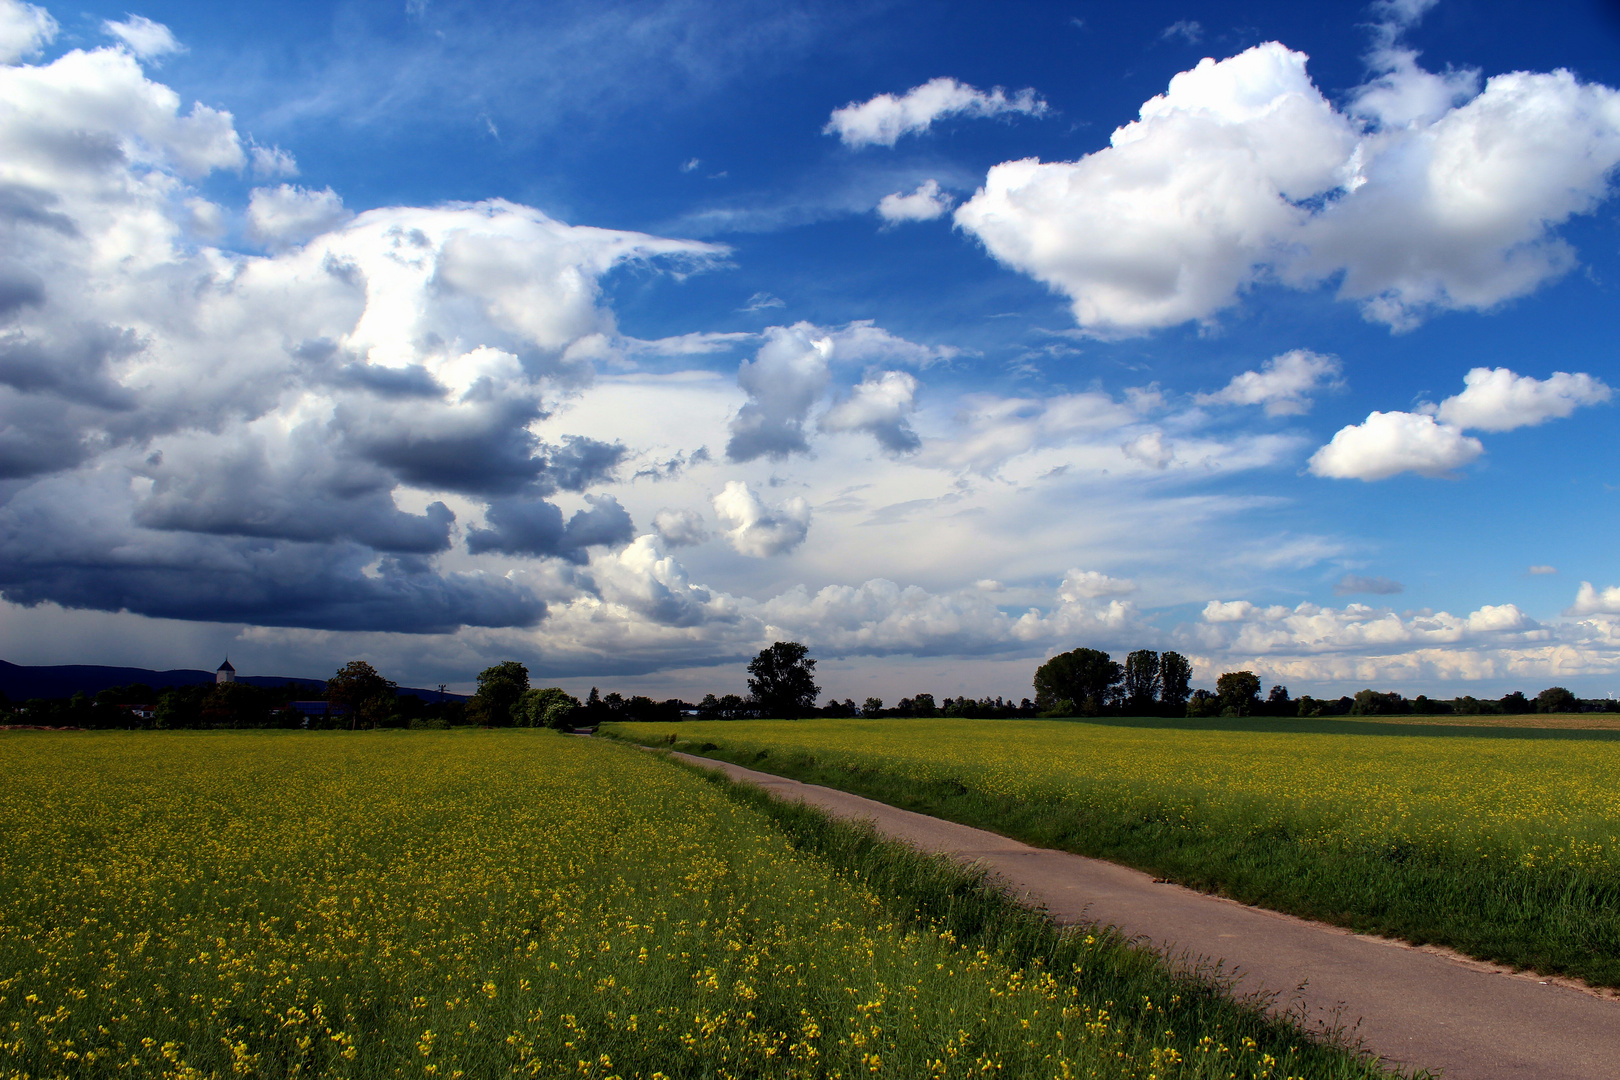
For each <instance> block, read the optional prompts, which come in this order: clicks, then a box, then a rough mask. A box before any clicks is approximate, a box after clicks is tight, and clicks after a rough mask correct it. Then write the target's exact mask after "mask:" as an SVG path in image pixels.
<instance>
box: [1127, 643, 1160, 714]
mask: <svg viewBox="0 0 1620 1080" xmlns="http://www.w3.org/2000/svg"><path fill="white" fill-rule="evenodd" d="M1159 686H1160V684H1159V654H1158V653H1156V652H1154V651H1153V650H1152V649H1137V650H1136V651H1135V652H1133V653H1131V654H1130V655H1129V656H1127V657H1125V707H1126V708H1127V709H1129V710H1130V711H1131V712H1133V713H1144V714H1145V713H1149V712H1152V711H1153V707H1154V706H1155V705H1157V704H1158V703H1159Z"/></svg>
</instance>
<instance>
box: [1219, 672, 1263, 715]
mask: <svg viewBox="0 0 1620 1080" xmlns="http://www.w3.org/2000/svg"><path fill="white" fill-rule="evenodd" d="M1215 696H1216V697H1218V698H1220V699H1221V715H1223V716H1253V715H1254V712H1255V706H1257V705H1259V704H1260V676H1258V675H1256V674H1255V673H1254V672H1252V671H1228V672H1226V673H1225V674H1224V675H1222V676H1221V677H1220V678H1218V679H1216V680H1215Z"/></svg>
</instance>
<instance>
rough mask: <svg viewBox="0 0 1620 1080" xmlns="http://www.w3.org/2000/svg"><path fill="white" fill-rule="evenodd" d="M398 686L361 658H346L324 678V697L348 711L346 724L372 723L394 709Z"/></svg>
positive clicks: (373, 725) (375, 723)
mask: <svg viewBox="0 0 1620 1080" xmlns="http://www.w3.org/2000/svg"><path fill="white" fill-rule="evenodd" d="M398 689H399V688H398V686H397V685H396V684H394V683H393V682H391V681H389V680H388V679H385V678H383V677H382V676H381V675H379V674H378V673H377V669H376V668H374V667H372V666H371V665H370V664H368V663H366V662H365V661H364V660H350V661H349V662H348V663H347V664H344V665H343V666H342V667H341V668H339V669H338V672H337V674H336V675H333V676H332V677H331V678H330V679H327V680H326V700H327V701H328V702H329V703H331V704H332V705H341V706H342V707H344V708H346V709H347V710H348V711H349V726H350V727H351V728H352V727H358V726H360V724H361V723H364V724H365V725H366V726H368V727H375V726H376V725H377V723H378V722H379V721H381V720H383V719H385V718H386V717H387V716H388V715H389V714H390V713H391V712H393V709H394V693H395V691H396V690H398Z"/></svg>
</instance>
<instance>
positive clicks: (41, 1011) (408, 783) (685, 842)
mask: <svg viewBox="0 0 1620 1080" xmlns="http://www.w3.org/2000/svg"><path fill="white" fill-rule="evenodd" d="M0 774H3V775H4V776H5V777H6V778H7V783H6V785H5V786H4V787H3V788H0V815H3V816H4V820H5V821H6V822H7V826H8V833H7V843H6V844H5V845H4V846H3V847H0V1077H3V1078H5V1080H22V1078H24V1077H47V1076H48V1077H58V1076H61V1077H75V1078H77V1077H102V1076H115V1075H116V1076H137V1077H143V1076H153V1077H157V1076H162V1077H173V1078H177V1080H180V1078H184V1080H193V1078H201V1077H214V1076H222V1077H223V1076H244V1077H274V1078H284V1077H293V1076H336V1077H349V1078H354V1080H362V1078H372V1077H378V1078H380V1077H385V1076H387V1077H394V1076H402V1075H408V1076H413V1077H423V1078H427V1077H432V1078H434V1080H464V1078H484V1077H495V1076H543V1077H551V1076H561V1075H571V1076H588V1077H598V1078H603V1080H606V1078H609V1077H615V1076H617V1077H630V1076H642V1077H649V1078H651V1077H658V1076H663V1077H666V1078H668V1080H674V1078H676V1077H692V1078H698V1077H714V1078H720V1077H727V1076H731V1077H755V1076H760V1077H766V1076H782V1077H788V1076H805V1077H811V1076H815V1077H822V1076H828V1077H831V1076H855V1075H861V1076H882V1075H889V1076H900V1077H914V1076H929V1075H938V1076H981V1075H988V1074H991V1073H995V1074H997V1075H1003V1076H1054V1075H1062V1074H1063V1070H1064V1069H1065V1068H1067V1069H1068V1070H1069V1071H1070V1072H1071V1073H1073V1074H1074V1075H1080V1076H1098V1077H1127V1076H1140V1077H1146V1076H1149V1075H1156V1076H1159V1077H1164V1078H1168V1077H1189V1078H1214V1077H1217V1076H1219V1077H1229V1076H1233V1075H1236V1076H1241V1077H1244V1078H1246V1080H1247V1078H1252V1077H1258V1076H1262V1075H1269V1076H1274V1077H1279V1078H1280V1077H1282V1076H1284V1075H1295V1076H1309V1077H1324V1078H1345V1080H1349V1078H1354V1077H1367V1078H1371V1077H1375V1076H1379V1075H1382V1074H1381V1073H1380V1071H1379V1069H1378V1068H1377V1067H1376V1066H1375V1065H1373V1064H1370V1063H1368V1062H1367V1061H1365V1060H1362V1059H1360V1058H1358V1057H1357V1056H1356V1055H1355V1054H1354V1053H1352V1052H1350V1051H1348V1050H1346V1049H1344V1048H1342V1047H1336V1046H1331V1045H1325V1044H1321V1043H1317V1042H1313V1041H1311V1040H1308V1039H1305V1038H1303V1037H1302V1036H1301V1033H1300V1032H1299V1031H1298V1030H1297V1029H1296V1028H1295V1027H1293V1026H1291V1025H1290V1024H1289V1023H1288V1022H1286V1021H1285V1020H1278V1019H1275V1018H1268V1017H1267V1016H1265V1015H1264V1013H1263V1012H1262V1011H1261V1010H1260V1009H1259V1008H1257V1007H1256V1006H1255V1005H1254V1004H1252V1003H1251V1004H1244V1003H1239V1002H1235V1001H1233V1000H1232V999H1231V998H1230V997H1229V996H1228V995H1227V994H1225V993H1224V992H1223V991H1222V990H1221V989H1220V987H1219V985H1218V984H1217V983H1216V982H1214V981H1212V980H1211V979H1209V978H1207V977H1199V976H1196V975H1188V974H1180V975H1178V974H1176V973H1174V972H1172V971H1171V970H1170V969H1169V968H1168V967H1166V965H1165V964H1164V963H1163V962H1162V961H1161V960H1159V959H1158V958H1157V957H1154V956H1153V955H1152V954H1150V953H1146V952H1143V951H1141V950H1138V949H1135V948H1133V947H1131V946H1129V945H1127V944H1125V943H1123V942H1121V941H1119V940H1118V939H1117V938H1116V937H1112V936H1109V935H1106V934H1102V935H1087V934H1086V933H1085V932H1084V931H1079V932H1073V931H1060V930H1057V929H1055V928H1054V927H1052V926H1051V925H1050V924H1049V923H1047V922H1046V921H1045V920H1043V919H1041V918H1040V917H1039V916H1037V915H1034V914H1031V913H1029V912H1026V911H1023V910H1022V909H1019V908H1018V907H1017V906H1016V905H1014V904H1011V903H1010V902H1009V901H1008V900H1007V898H1006V897H1004V896H1002V895H1000V894H999V893H997V892H996V891H995V890H994V889H993V888H990V887H989V886H988V885H987V884H986V883H985V882H984V880H983V879H982V878H977V877H975V876H974V875H973V874H971V873H969V872H965V871H962V870H959V869H956V868H954V867H953V866H951V865H950V864H949V863H947V862H945V861H943V860H939V859H930V858H926V857H923V856H920V855H918V854H917V853H915V852H913V851H911V850H910V849H906V848H903V847H899V846H896V845H893V844H888V843H885V842H883V841H880V840H879V839H878V838H876V837H875V836H873V835H871V834H870V833H867V832H862V831H861V830H859V829H854V828H852V827H848V826H843V825H837V824H834V823H832V822H830V821H828V820H827V819H826V818H825V817H823V816H821V815H818V814H815V813H813V812H809V811H806V810H803V809H802V808H794V807H788V806H784V805H782V804H778V803H775V802H773V801H771V800H769V799H766V798H764V797H763V796H762V795H761V794H760V793H758V792H757V791H753V790H751V789H748V788H746V787H738V786H734V785H729V784H725V783H721V782H718V781H716V780H714V779H712V778H708V777H706V776H703V775H700V774H698V773H696V772H694V771H692V770H689V769H685V768H682V767H679V766H677V765H674V764H672V763H670V762H668V761H665V760H661V759H660V758H658V757H656V756H654V755H649V754H646V753H643V752H641V751H639V750H634V749H631V748H629V747H625V746H615V745H611V744H606V743H602V742H588V741H585V740H578V739H572V738H568V737H566V736H562V735H559V734H556V733H552V732H547V731H530V732H445V733H439V732H387V733H358V734H349V733H346V732H333V733H292V732H288V733H226V732H220V733H209V734H203V733H111V734H87V735H41V734H14V735H8V736H4V737H0ZM1268 1056H1269V1057H1268Z"/></svg>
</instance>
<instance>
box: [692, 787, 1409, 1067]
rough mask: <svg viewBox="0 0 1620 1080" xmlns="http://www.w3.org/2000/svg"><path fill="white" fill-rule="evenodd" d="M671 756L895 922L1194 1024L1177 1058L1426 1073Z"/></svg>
mask: <svg viewBox="0 0 1620 1080" xmlns="http://www.w3.org/2000/svg"><path fill="white" fill-rule="evenodd" d="M677 764H680V765H681V766H682V767H683V768H687V769H690V770H692V771H693V772H696V773H698V774H699V775H701V776H702V777H703V778H704V779H706V780H707V781H708V782H709V783H710V784H713V785H715V786H716V787H719V788H721V789H722V790H724V791H725V793H726V794H727V795H728V796H729V797H730V798H732V799H733V800H735V801H737V802H738V803H741V804H743V805H745V806H747V807H749V808H751V809H754V810H756V811H758V812H760V813H761V814H763V815H765V816H766V817H768V818H769V819H770V820H771V822H772V823H773V824H774V825H775V826H776V827H777V828H778V829H779V830H781V832H782V833H783V835H785V836H786V837H787V839H788V842H789V843H790V844H791V845H793V847H794V848H795V849H797V850H800V851H803V852H806V853H808V854H811V855H813V856H815V857H816V858H818V859H819V860H821V861H823V862H825V863H826V864H828V865H829V866H830V867H832V868H833V869H834V871H835V872H837V873H839V874H841V875H844V876H847V877H849V878H851V879H853V880H855V881H858V882H860V883H861V884H862V885H864V886H865V887H867V888H868V889H870V890H871V891H872V892H874V893H875V894H877V895H878V896H879V897H881V898H883V900H884V903H885V904H886V906H887V907H888V909H889V913H890V915H891V917H893V918H894V919H896V920H897V921H898V922H900V923H901V924H902V925H905V924H913V925H916V926H918V927H926V928H929V929H931V930H933V931H934V932H941V931H943V932H945V933H946V934H948V935H949V936H950V937H951V939H953V940H955V941H957V942H960V943H961V944H963V945H965V946H968V947H969V948H976V949H979V950H983V951H984V952H986V953H989V954H991V955H993V956H995V957H996V958H998V959H999V960H1000V961H1001V962H1002V963H1005V964H1007V965H1008V966H1010V967H1012V968H1014V969H1017V970H1024V971H1027V972H1029V973H1030V975H1031V976H1032V977H1033V976H1038V975H1039V974H1041V973H1051V974H1052V975H1053V976H1054V977H1055V978H1056V979H1057V980H1058V981H1059V982H1061V983H1063V984H1065V985H1068V986H1071V987H1073V989H1074V991H1075V992H1076V993H1077V994H1078V996H1079V999H1080V1000H1081V1001H1083V1002H1085V1003H1086V1004H1087V1005H1089V1006H1090V1007H1091V1008H1092V1009H1093V1010H1095V1011H1096V1012H1097V1013H1098V1014H1101V1015H1114V1016H1116V1017H1121V1018H1128V1020H1127V1022H1128V1023H1129V1024H1130V1025H1131V1026H1133V1027H1141V1028H1143V1029H1145V1030H1146V1031H1152V1030H1154V1029H1155V1028H1158V1027H1162V1028H1163V1029H1164V1030H1165V1034H1166V1035H1170V1034H1171V1033H1172V1032H1174V1031H1181V1032H1184V1033H1194V1034H1197V1035H1198V1038H1193V1037H1192V1035H1191V1034H1188V1035H1186V1036H1185V1037H1184V1038H1182V1039H1180V1040H1174V1039H1172V1040H1171V1045H1172V1047H1173V1048H1174V1049H1175V1051H1176V1056H1177V1057H1179V1058H1181V1059H1182V1060H1197V1059H1198V1058H1200V1057H1209V1056H1211V1055H1217V1056H1218V1055H1219V1054H1221V1053H1223V1052H1230V1050H1231V1049H1232V1048H1233V1047H1245V1048H1248V1049H1249V1052H1250V1054H1251V1055H1252V1056H1255V1057H1258V1058H1259V1059H1260V1060H1261V1061H1267V1062H1271V1063H1272V1064H1271V1066H1270V1072H1271V1073H1272V1075H1275V1076H1277V1077H1279V1078H1281V1077H1291V1076H1300V1077H1305V1076H1309V1077H1369V1078H1371V1077H1383V1076H1391V1075H1394V1076H1410V1077H1412V1078H1413V1080H1429V1078H1431V1076H1432V1074H1430V1073H1428V1072H1426V1071H1418V1072H1415V1073H1405V1072H1390V1071H1388V1070H1387V1069H1386V1068H1385V1067H1384V1066H1383V1065H1382V1064H1381V1063H1380V1062H1378V1061H1377V1060H1376V1059H1375V1058H1373V1057H1372V1055H1370V1054H1369V1053H1367V1052H1366V1051H1365V1050H1364V1049H1362V1048H1361V1046H1360V1045H1359V1044H1358V1043H1357V1042H1355V1041H1353V1040H1352V1039H1351V1037H1350V1035H1349V1033H1347V1032H1346V1030H1345V1029H1344V1028H1343V1027H1342V1026H1341V1027H1335V1028H1333V1029H1331V1030H1327V1031H1318V1032H1308V1031H1306V1030H1305V1028H1304V1026H1303V1023H1302V1019H1301V1017H1300V1016H1299V1015H1298V1014H1297V1013H1294V1012H1291V1011H1288V1010H1281V1011H1279V1010H1277V1009H1276V1008H1275V1006H1276V1004H1277V1002H1276V999H1275V998H1272V997H1268V996H1249V997H1237V996H1235V995H1234V994H1233V992H1232V980H1231V978H1230V977H1229V976H1228V975H1227V974H1226V973H1225V972H1224V971H1223V970H1222V968H1221V967H1220V966H1219V965H1218V964H1211V963H1209V962H1207V961H1197V960H1193V959H1190V958H1166V957H1162V956H1160V955H1159V954H1158V953H1156V952H1154V951H1153V950H1151V949H1148V948H1145V947H1142V946H1139V945H1134V944H1132V943H1130V942H1128V941H1126V940H1125V939H1124V938H1123V937H1122V936H1121V935H1120V934H1119V932H1118V931H1116V930H1114V929H1113V928H1111V927H1100V926H1095V925H1093V926H1059V925H1057V924H1056V923H1054V922H1053V921H1052V920H1051V919H1050V918H1048V917H1047V916H1046V914H1045V913H1044V912H1042V911H1040V910H1037V909H1033V908H1030V907H1026V906H1025V905H1023V904H1021V903H1019V902H1018V901H1017V900H1015V899H1014V898H1013V897H1011V896H1009V895H1008V893H1007V892H1006V891H1005V889H1003V888H1002V887H1001V886H1000V885H998V884H997V883H996V882H995V881H994V880H993V879H992V878H991V877H990V875H989V874H988V873H987V872H986V871H984V870H982V869H980V868H977V867H968V866H962V865H961V864H959V863H956V862H954V861H952V860H951V859H948V858H946V857H944V856H938V855H929V854H926V853H923V852H920V851H918V850H917V849H916V848H913V847H911V846H910V845H908V844H904V843H900V842H898V841H893V840H887V839H885V838H884V837H882V836H881V835H880V834H879V833H878V832H877V830H876V829H874V828H873V827H872V826H870V825H868V824H864V823H856V822H847V821H841V820H838V819H836V818H833V817H832V816H830V815H829V814H827V813H825V812H824V811H822V810H820V809H818V808H816V807H812V806H809V805H807V804H805V803H801V802H791V801H787V800H784V799H779V798H777V797H775V796H774V795H772V794H770V793H769V792H767V791H765V790H763V789H761V788H759V787H756V786H754V785H752V784H746V783H737V782H735V781H732V780H731V779H729V778H727V777H726V776H725V775H724V774H723V773H720V772H718V771H716V770H714V769H709V768H704V767H702V766H698V765H690V764H684V763H679V762H677ZM1178 1043H1179V1045H1178ZM1265 1071H1267V1070H1266V1069H1264V1068H1262V1070H1261V1072H1262V1073H1263V1072H1265Z"/></svg>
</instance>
